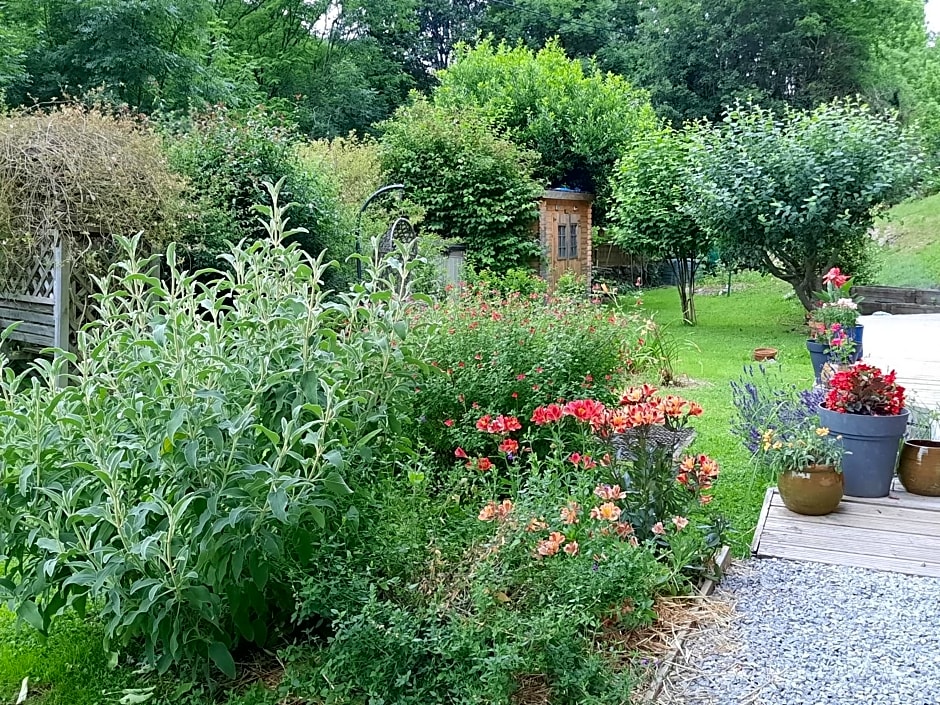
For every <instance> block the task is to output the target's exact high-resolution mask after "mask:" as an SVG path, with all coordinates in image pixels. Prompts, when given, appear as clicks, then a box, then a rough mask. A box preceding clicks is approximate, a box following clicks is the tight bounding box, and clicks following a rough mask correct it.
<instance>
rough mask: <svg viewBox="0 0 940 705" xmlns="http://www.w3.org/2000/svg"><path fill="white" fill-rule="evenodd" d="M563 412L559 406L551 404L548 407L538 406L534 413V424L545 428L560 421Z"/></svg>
mask: <svg viewBox="0 0 940 705" xmlns="http://www.w3.org/2000/svg"><path fill="white" fill-rule="evenodd" d="M563 413H564V412H563V410H562V408H561V407H560V406H559V405H558V404H549V405H548V406H538V407H536V408H535V410H534V411H533V412H532V423H534V424H535V425H536V426H545V425H547V424H550V423H555V422H556V421H559V420H560V419H561V417H562V415H563Z"/></svg>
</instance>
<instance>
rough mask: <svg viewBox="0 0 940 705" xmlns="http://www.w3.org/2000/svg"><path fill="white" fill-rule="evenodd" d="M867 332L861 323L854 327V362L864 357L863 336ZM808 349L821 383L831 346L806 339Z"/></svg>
mask: <svg viewBox="0 0 940 705" xmlns="http://www.w3.org/2000/svg"><path fill="white" fill-rule="evenodd" d="M864 333H865V326H863V325H861V324H859V325H857V326H855V327H854V328H853V329H852V340H854V341H855V353H854V354H853V355H852V360H851V361H852V362H858V361H859V360H861V359H862V353H863V351H862V336H863V334H864ZM806 349H807V350H809V359H810V361H811V362H812V363H813V374H814V375H815V376H816V383H817V384H819V377H820V374H821V373H822V368H823V365H825V364H826V363H827V362H829V361H830V359H831V358H830V356H829V346H828V345H824V344H823V343H818V342H816V341H815V340H807V341H806Z"/></svg>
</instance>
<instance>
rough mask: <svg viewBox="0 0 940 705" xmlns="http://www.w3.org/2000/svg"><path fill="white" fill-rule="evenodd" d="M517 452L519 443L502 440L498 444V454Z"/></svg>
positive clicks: (512, 440) (507, 439)
mask: <svg viewBox="0 0 940 705" xmlns="http://www.w3.org/2000/svg"><path fill="white" fill-rule="evenodd" d="M517 450H519V441H516V440H514V439H512V438H504V439H503V442H502V443H500V444H499V452H500V453H515V452H516V451H517Z"/></svg>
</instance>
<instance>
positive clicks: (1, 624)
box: [0, 609, 133, 705]
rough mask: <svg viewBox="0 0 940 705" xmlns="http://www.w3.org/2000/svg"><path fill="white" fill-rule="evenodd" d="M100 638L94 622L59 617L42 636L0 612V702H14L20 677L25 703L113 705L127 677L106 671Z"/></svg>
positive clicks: (126, 673)
mask: <svg viewBox="0 0 940 705" xmlns="http://www.w3.org/2000/svg"><path fill="white" fill-rule="evenodd" d="M101 636H102V630H101V627H100V625H98V624H97V623H95V622H94V621H92V620H87V621H82V620H80V619H79V618H78V617H77V616H65V617H62V618H61V619H59V620H57V622H56V624H55V627H54V629H53V630H52V632H51V633H50V635H49V636H48V637H43V636H42V635H40V634H39V633H38V632H36V631H35V630H33V629H32V628H31V627H27V626H25V625H22V624H20V625H16V624H15V619H14V617H13V615H12V614H11V613H10V612H8V611H6V610H3V609H0V703H12V702H14V701H15V700H16V696H17V694H18V693H19V690H20V684H21V682H22V680H23V678H26V677H29V694H30V697H29V699H28V700H27V701H26V702H27V703H43V705H97V704H98V703H116V702H117V701H118V700H119V699H120V698H121V696H122V694H123V693H122V691H123V689H124V688H127V687H129V684H130V683H131V681H132V678H133V676H132V674H131V673H130V672H129V671H128V670H126V669H121V668H114V669H112V668H109V667H108V657H107V654H106V653H105V651H104V648H103V647H102V639H101Z"/></svg>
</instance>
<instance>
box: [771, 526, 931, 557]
mask: <svg viewBox="0 0 940 705" xmlns="http://www.w3.org/2000/svg"><path fill="white" fill-rule="evenodd" d="M818 526H819V525H818V524H817V523H814V522H804V521H798V520H792V521H791V520H789V519H788V518H786V517H779V518H775V519H773V520H772V521H770V522H768V523H767V525H766V526H765V527H764V530H763V532H762V534H763V535H767V536H770V535H780V534H782V535H783V536H798V537H800V538H801V539H802V537H803V536H819V535H821V532H820V531H819V528H818ZM822 535H824V536H825V538H826V539H828V540H830V541H831V542H832V545H833V546H843V545H847V546H849V547H851V546H854V545H859V544H862V545H863V548H865V549H867V550H872V551H876V549H872V548H871V546H873V545H874V546H877V545H885V546H917V547H920V548H923V549H929V550H930V551H931V552H932V553H933V555H934V556H936V557H935V558H931V559H930V560H933V561H935V562H937V563H940V534H937V535H934V536H925V535H923V534H910V533H901V532H898V531H893V530H892V529H890V528H888V527H872V526H861V527H859V526H843V525H841V524H832V525H829V526H826V530H825V533H824V534H822ZM865 544H869V545H868V546H865Z"/></svg>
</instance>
